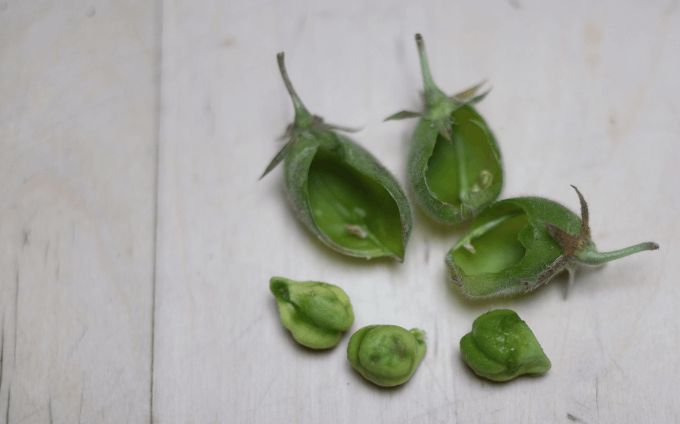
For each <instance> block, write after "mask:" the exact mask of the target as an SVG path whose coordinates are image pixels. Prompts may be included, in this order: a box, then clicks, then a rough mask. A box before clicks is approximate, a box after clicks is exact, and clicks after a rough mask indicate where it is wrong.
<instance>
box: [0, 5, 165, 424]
mask: <svg viewBox="0 0 680 424" xmlns="http://www.w3.org/2000/svg"><path fill="white" fill-rule="evenodd" d="M155 24H156V10H155V6H154V3H153V2H142V3H131V2H113V3H112V2H108V1H99V0H96V1H90V2H81V1H75V0H67V1H61V2H53V1H31V2H22V1H9V2H7V1H2V2H0V99H2V101H0V181H1V183H0V315H1V316H0V320H1V322H2V324H0V325H1V327H0V332H1V337H0V340H1V342H0V345H1V346H0V380H1V381H0V416H1V417H3V419H4V421H3V422H5V421H6V422H8V423H13V422H45V423H48V422H49V423H52V422H54V423H62V422H63V423H66V422H69V423H76V422H92V423H121V422H148V421H149V407H150V382H151V380H150V377H151V319H152V282H153V264H154V237H155V222H154V219H155V218H154V214H155V181H156V179H155V178H156V165H155V164H156V148H157V142H156V141H157V130H156V122H157V107H156V104H157V90H158V81H157V76H156V72H157V67H156V56H157V51H158V50H157V49H156V42H157V36H156V34H155V33H154V31H155V27H156V25H155Z"/></svg>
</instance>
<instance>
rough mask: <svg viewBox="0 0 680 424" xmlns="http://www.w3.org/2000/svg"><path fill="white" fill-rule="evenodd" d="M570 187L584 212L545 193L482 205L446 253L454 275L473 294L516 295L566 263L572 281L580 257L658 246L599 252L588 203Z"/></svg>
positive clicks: (591, 260)
mask: <svg viewBox="0 0 680 424" xmlns="http://www.w3.org/2000/svg"><path fill="white" fill-rule="evenodd" d="M572 187H573V188H574V190H576V193H577V194H578V197H579V201H580V203H581V216H582V218H579V217H578V215H576V214H575V213H574V212H572V211H570V210H569V209H567V208H566V207H564V206H562V205H561V204H559V203H557V202H554V201H552V200H548V199H545V198H541V197H519V198H514V199H505V200H501V201H499V202H496V203H494V204H492V205H491V206H489V207H488V208H486V209H485V210H484V211H482V213H480V214H479V215H478V216H477V217H476V218H475V220H474V221H473V222H472V226H471V228H470V231H469V232H468V233H467V234H466V235H465V236H463V237H462V238H461V239H460V240H459V241H458V242H457V243H456V244H455V245H454V246H453V248H452V249H451V250H450V251H449V252H448V254H447V256H446V263H447V265H448V267H449V269H450V271H451V278H452V279H453V280H454V281H455V282H457V283H459V284H460V286H461V288H462V290H463V292H464V293H465V294H467V295H469V296H471V297H485V296H494V295H514V294H519V293H525V292H529V291H532V290H534V289H536V288H537V287H539V286H541V285H543V284H545V283H547V282H548V281H550V280H551V279H552V278H553V277H554V276H555V275H557V274H558V273H560V272H561V271H563V270H565V269H566V270H567V271H568V272H569V282H570V285H571V283H572V282H573V278H574V272H575V270H576V266H577V264H579V263H583V264H587V265H600V264H603V263H606V262H609V261H612V260H615V259H619V258H623V257H625V256H628V255H632V254H633V253H637V252H641V251H644V250H656V249H658V248H659V245H658V244H656V243H653V242H646V243H640V244H637V245H635V246H631V247H627V248H624V249H620V250H616V251H613V252H598V251H597V248H596V246H595V243H594V242H593V241H592V240H591V238H590V227H589V226H588V204H587V203H586V201H585V199H584V198H583V196H582V195H581V193H580V192H579V191H578V189H577V188H576V187H574V186H572Z"/></svg>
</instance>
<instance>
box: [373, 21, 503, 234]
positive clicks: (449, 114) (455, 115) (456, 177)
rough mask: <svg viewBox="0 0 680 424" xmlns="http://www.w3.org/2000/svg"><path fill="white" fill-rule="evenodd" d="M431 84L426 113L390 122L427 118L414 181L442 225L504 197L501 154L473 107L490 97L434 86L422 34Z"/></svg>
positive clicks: (414, 150)
mask: <svg viewBox="0 0 680 424" xmlns="http://www.w3.org/2000/svg"><path fill="white" fill-rule="evenodd" d="M416 42H417V44H418V52H419V55H420V66H421V68H422V73H423V80H424V83H425V101H426V103H427V107H426V110H425V112H424V113H418V112H409V111H402V112H399V113H397V114H395V115H392V116H390V117H389V118H387V119H386V120H390V119H405V118H412V117H417V116H419V117H422V119H421V120H420V123H419V124H418V126H417V127H416V129H415V131H414V132H413V135H412V136H411V143H410V147H409V154H408V175H409V180H410V181H411V185H412V186H413V190H414V191H415V194H416V197H417V198H418V202H420V205H421V206H422V207H423V209H425V211H427V213H428V214H430V215H431V216H432V217H434V218H435V219H437V220H438V221H440V222H445V223H456V222H459V221H461V220H464V219H466V218H469V217H473V216H475V215H477V213H479V211H480V210H481V209H482V208H484V207H485V206H486V205H488V204H489V203H490V202H492V201H493V200H494V199H496V198H497V197H498V195H499V194H500V192H501V187H502V185H503V169H502V166H501V153H500V150H499V149H498V144H497V143H496V139H495V138H494V136H493V134H492V133H491V130H489V127H488V126H487V125H486V122H485V121H484V119H483V118H482V117H481V116H480V115H479V114H478V113H477V112H476V111H475V109H474V108H473V107H472V105H474V104H475V103H478V102H480V101H481V100H482V99H483V98H484V97H485V96H486V94H487V93H484V94H482V95H479V96H475V93H476V92H477V90H478V89H479V87H480V85H478V86H475V87H472V88H470V89H468V90H465V91H463V92H462V93H458V94H456V95H455V96H451V97H447V96H446V95H445V94H444V93H443V92H442V91H441V90H440V89H439V88H438V87H437V86H436V85H435V84H434V81H433V80H432V75H430V67H429V65H428V62H427V56H426V55H425V45H424V42H423V38H422V37H421V36H420V34H416Z"/></svg>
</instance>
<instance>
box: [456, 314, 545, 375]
mask: <svg viewBox="0 0 680 424" xmlns="http://www.w3.org/2000/svg"><path fill="white" fill-rule="evenodd" d="M460 351H461V353H462V354H463V360H464V361H465V363H466V364H468V365H469V366H470V368H472V370H473V371H474V372H475V373H476V374H477V375H479V376H482V377H486V378H488V379H490V380H494V381H506V380H511V379H513V378H515V377H517V376H519V375H522V374H529V375H538V374H543V373H545V372H546V371H548V370H549V369H550V360H549V359H548V357H547V356H546V355H545V353H544V352H543V349H542V348H541V345H540V344H539V343H538V340H536V336H534V333H533V332H532V331H531V329H530V328H529V326H528V325H527V324H526V323H525V322H524V321H522V320H521V319H520V318H519V316H518V315H517V314H516V313H515V312H514V311H511V310H508V309H497V310H495V311H491V312H488V313H486V314H484V315H482V316H480V317H479V318H477V319H476V320H475V322H474V323H472V331H471V332H470V333H468V334H466V335H465V336H464V337H463V338H462V339H461V340H460Z"/></svg>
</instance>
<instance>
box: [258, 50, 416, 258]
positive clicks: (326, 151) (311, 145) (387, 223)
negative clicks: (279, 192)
mask: <svg viewBox="0 0 680 424" xmlns="http://www.w3.org/2000/svg"><path fill="white" fill-rule="evenodd" d="M277 57H278V63H279V69H280V70H281V75H282V77H283V80H284V82H285V84H286V88H287V89H288V92H289V94H290V96H291V99H292V100H293V106H294V107H295V121H294V122H293V123H292V124H291V125H289V126H288V129H287V136H288V137H289V141H288V142H287V143H286V145H285V146H284V147H283V149H282V150H281V151H280V152H279V153H278V154H277V155H276V157H275V158H274V159H273V160H272V162H271V163H270V164H269V166H268V167H267V169H266V171H265V172H264V174H263V175H262V177H264V176H265V175H267V174H268V173H269V172H270V171H271V170H272V169H274V168H275V167H276V165H278V164H279V163H280V162H281V161H284V175H285V182H286V189H287V193H288V198H289V200H290V203H291V205H292V206H293V209H294V210H295V212H296V214H297V216H298V218H299V219H300V221H301V222H303V223H304V224H305V226H306V227H307V228H308V229H309V230H310V231H312V233H314V235H316V236H317V237H318V238H319V239H320V240H321V241H322V242H323V243H325V244H326V245H327V246H329V247H331V248H332V249H334V250H336V251H338V252H341V253H343V254H346V255H349V256H356V257H362V258H366V259H372V258H377V257H392V258H394V259H396V260H398V261H400V262H401V261H403V259H404V254H405V251H406V246H407V244H408V240H409V238H410V235H411V230H412V228H413V217H412V213H411V206H410V204H409V201H408V198H407V197H406V194H405V193H404V190H403V189H402V187H401V186H400V185H399V182H398V181H397V180H396V178H394V176H393V175H392V174H391V173H390V172H389V171H388V170H387V169H386V168H385V167H384V166H382V165H381V164H380V162H378V160H377V159H376V158H375V157H373V155H371V154H370V153H369V152H368V151H367V150H366V149H364V148H363V147H361V146H360V145H358V144H357V143H355V142H354V141H352V140H350V139H349V138H348V137H345V136H344V135H342V134H339V133H338V132H337V131H338V130H340V131H351V130H349V129H346V128H342V127H338V126H335V125H330V124H327V123H325V122H324V121H323V119H322V118H320V117H318V116H315V115H311V114H310V113H309V112H308V111H307V109H306V108H305V106H304V105H303V104H302V101H301V100H300V98H299V97H298V95H297V94H296V92H295V90H294V89H293V86H292V84H291V83H290V80H289V78H288V74H287V72H286V69H285V65H284V56H283V53H279V54H278V56H277ZM262 177H261V178H262Z"/></svg>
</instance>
